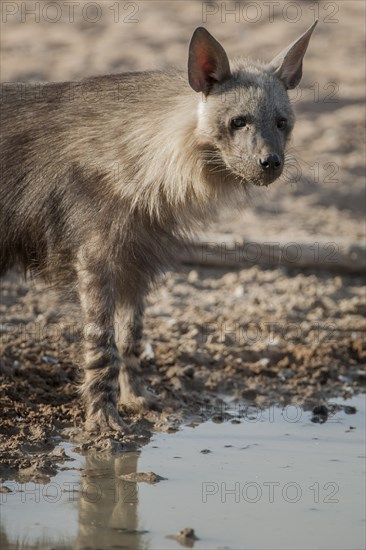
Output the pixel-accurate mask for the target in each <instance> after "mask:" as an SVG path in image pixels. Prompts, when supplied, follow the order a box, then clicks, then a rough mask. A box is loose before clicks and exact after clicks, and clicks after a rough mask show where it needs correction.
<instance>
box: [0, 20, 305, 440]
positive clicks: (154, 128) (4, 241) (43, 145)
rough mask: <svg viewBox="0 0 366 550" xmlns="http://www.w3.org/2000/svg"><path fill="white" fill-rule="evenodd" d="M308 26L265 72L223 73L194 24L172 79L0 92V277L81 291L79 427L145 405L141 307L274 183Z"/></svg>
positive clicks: (249, 65) (258, 67)
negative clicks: (19, 274) (24, 276)
mask: <svg viewBox="0 0 366 550" xmlns="http://www.w3.org/2000/svg"><path fill="white" fill-rule="evenodd" d="M314 27H315V24H314V25H313V26H312V27H311V28H310V29H309V30H308V31H306V32H305V33H304V34H303V35H302V36H301V37H300V38H299V39H298V40H297V41H295V42H294V43H293V44H291V45H290V46H289V47H288V48H287V49H285V50H284V51H283V52H281V54H279V55H278V56H277V57H276V58H275V59H274V60H273V61H272V62H271V63H269V64H264V63H263V64H261V63H259V62H258V63H253V62H251V61H249V60H237V61H234V62H232V63H231V64H230V63H229V60H228V58H227V55H226V53H225V51H224V49H223V48H222V46H221V45H220V44H219V43H218V42H217V41H216V40H215V39H214V38H213V37H212V36H211V35H210V34H209V33H208V32H207V31H206V30H205V29H203V28H198V29H196V31H195V32H194V34H193V37H192V40H191V44H190V48H189V60H188V79H187V75H186V72H185V71H181V70H176V69H171V70H167V71H151V72H141V73H126V74H121V75H108V76H102V77H94V78H89V79H86V80H83V81H81V82H69V83H51V84H42V85H37V86H24V85H20V84H16V83H14V84H4V85H3V86H2V100H1V114H2V130H1V150H0V162H1V187H0V193H1V196H0V199H1V200H0V229H1V242H0V260H1V263H0V274H3V273H5V272H6V271H7V270H8V269H9V268H11V267H12V266H13V265H14V264H17V263H20V264H22V265H23V266H24V268H25V269H26V270H31V271H34V272H35V273H39V274H41V275H42V276H43V277H44V278H45V279H46V280H48V281H50V282H52V283H55V284H58V285H60V286H63V287H67V288H75V289H77V291H78V293H79V297H80V303H81V307H82V310H83V315H84V325H85V327H87V328H86V331H85V332H86V334H85V381H84V383H83V388H82V389H83V395H84V398H85V403H86V407H87V411H86V417H87V422H86V427H87V429H89V430H105V429H111V428H112V429H119V428H120V426H121V425H122V421H121V419H120V417H119V414H118V409H117V406H118V401H120V402H121V403H124V404H126V403H130V404H131V403H133V404H135V406H138V407H141V408H144V407H148V406H150V405H151V404H152V401H153V399H152V397H151V396H150V395H149V394H148V393H147V392H146V391H145V390H144V388H143V387H142V385H141V383H140V381H139V368H138V354H139V340H140V338H141V331H142V315H143V302H144V297H145V296H146V294H147V292H148V290H149V288H150V287H151V285H152V284H153V283H154V281H155V279H156V277H157V275H158V274H159V273H160V272H162V271H163V270H164V268H165V267H166V266H167V265H169V263H170V262H171V261H172V259H173V256H174V250H176V247H177V246H179V244H180V243H181V242H182V240H183V239H184V238H185V237H186V236H187V235H189V234H191V232H192V230H194V229H196V228H198V227H201V225H202V223H204V222H205V221H207V220H208V219H210V218H212V217H213V216H214V215H215V213H216V211H217V208H218V206H219V205H221V204H223V203H225V204H228V203H231V204H234V205H235V204H237V201H238V199H240V198H241V197H242V195H243V193H244V192H245V189H246V188H247V187H248V186H249V185H250V184H255V185H269V184H270V183H272V182H273V181H274V180H276V179H277V178H278V177H279V176H280V175H281V172H282V170H283V166H284V158H285V149H286V145H287V143H288V140H289V137H290V134H291V130H292V128H293V125H294V115H293V112H292V108H291V105H290V102H289V99H288V96H287V90H288V89H291V88H294V87H295V86H297V85H298V83H299V82H300V79H301V76H302V60H303V57H304V55H305V52H306V49H307V46H308V43H309V40H310V36H311V34H312V32H313V29H314Z"/></svg>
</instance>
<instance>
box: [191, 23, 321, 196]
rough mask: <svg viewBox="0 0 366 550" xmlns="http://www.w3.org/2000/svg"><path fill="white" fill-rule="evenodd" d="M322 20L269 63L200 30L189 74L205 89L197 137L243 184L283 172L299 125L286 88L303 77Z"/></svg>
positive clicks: (267, 179) (263, 181)
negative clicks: (228, 48) (234, 53)
mask: <svg viewBox="0 0 366 550" xmlns="http://www.w3.org/2000/svg"><path fill="white" fill-rule="evenodd" d="M316 23H317V21H316V22H315V23H314V24H313V25H312V26H311V27H310V28H309V29H308V30H307V31H306V32H305V33H304V34H303V35H302V36H301V37H300V38H299V39H298V40H296V41H295V42H293V43H292V44H291V45H290V46H289V47H288V48H286V49H285V50H283V51H282V52H281V53H280V54H279V55H277V56H276V57H275V58H274V59H273V60H272V61H271V62H270V63H268V64H264V63H259V62H256V63H254V62H251V61H249V60H236V61H234V62H233V63H232V66H231V67H230V63H229V60H228V57H227V55H226V52H225V50H224V49H223V47H222V46H221V44H219V42H217V40H215V38H214V37H213V36H211V34H210V33H209V32H208V31H207V30H206V29H204V28H202V27H199V28H197V29H196V30H195V32H194V34H193V37H192V40H191V43H190V49H189V60H188V78H189V83H190V85H191V87H192V88H193V90H195V91H196V92H201V99H200V102H199V105H198V126H197V130H196V132H197V136H198V138H199V139H200V140H201V141H202V143H203V144H206V146H207V147H208V148H212V153H211V157H210V156H209V155H208V153H207V155H208V156H207V158H209V159H210V160H211V163H212V164H215V163H216V164H220V163H221V164H223V165H224V167H225V170H228V171H229V172H230V173H232V174H233V175H234V176H235V179H236V180H237V179H238V178H239V179H240V181H242V183H243V184H247V183H253V184H255V185H269V184H270V183H272V182H273V181H275V180H276V179H277V178H278V177H279V176H280V175H281V173H282V171H283V168H284V162H285V151H286V145H287V143H288V141H289V138H290V135H291V131H292V129H293V126H294V114H293V110H292V107H291V104H290V100H289V98H288V95H287V90H290V89H293V88H295V87H296V86H297V85H298V84H299V82H300V80H301V76H302V61H303V58H304V55H305V52H306V49H307V47H308V44H309V40H310V37H311V34H312V32H313V30H314V28H315V26H316Z"/></svg>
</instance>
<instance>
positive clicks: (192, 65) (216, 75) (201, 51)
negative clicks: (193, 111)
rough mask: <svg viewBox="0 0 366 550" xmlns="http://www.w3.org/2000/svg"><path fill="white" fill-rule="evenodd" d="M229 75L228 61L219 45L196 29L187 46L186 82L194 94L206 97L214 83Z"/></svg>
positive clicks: (203, 32) (206, 32) (200, 29)
mask: <svg viewBox="0 0 366 550" xmlns="http://www.w3.org/2000/svg"><path fill="white" fill-rule="evenodd" d="M230 75H231V73H230V65H229V60H228V57H227V55H226V52H225V50H224V48H223V47H222V46H221V44H220V43H219V42H218V41H217V40H216V39H215V38H214V37H213V36H212V35H211V34H210V33H209V32H208V31H206V29H205V28H203V27H198V28H197V29H196V30H195V31H194V33H193V36H192V39H191V43H190V45H189V57H188V80H189V84H190V86H191V87H192V88H193V90H194V91H195V92H203V93H204V94H205V95H208V94H209V92H210V90H211V88H212V86H213V85H214V83H215V82H223V81H224V80H226V79H227V78H229V77H230Z"/></svg>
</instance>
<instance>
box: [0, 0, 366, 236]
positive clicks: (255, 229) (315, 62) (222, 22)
mask: <svg viewBox="0 0 366 550" xmlns="http://www.w3.org/2000/svg"><path fill="white" fill-rule="evenodd" d="M274 4H275V5H274V7H273V10H272V9H270V7H269V6H268V5H266V4H265V3H263V2H261V1H257V2H213V3H207V2H199V1H180V0H174V1H171V2H169V1H165V2H160V1H145V2H144V1H142V2H122V1H120V2H112V1H109V0H102V1H99V2H85V1H79V2H77V3H76V5H75V6H74V7H73V8H72V7H71V6H70V5H68V3H67V2H66V3H65V2H63V1H62V0H59V1H58V2H46V1H43V2H42V1H41V2H31V1H30V2H3V5H2V29H1V31H2V32H1V50H2V57H1V80H2V81H3V82H6V81H23V82H35V81H46V80H56V81H62V80H79V79H81V78H83V77H85V76H90V75H94V74H106V73H110V72H123V71H127V70H144V69H155V68H164V67H167V66H169V65H177V66H185V65H186V61H187V48H188V44H189V40H190V37H191V34H192V32H193V30H194V28H195V27H196V26H199V25H202V24H203V25H205V26H206V27H207V28H208V30H209V31H210V32H212V33H213V34H214V36H216V37H217V39H218V40H220V41H221V42H222V43H223V45H224V47H225V49H226V50H227V52H228V54H229V57H230V56H231V57H237V56H244V57H246V56H247V57H252V58H259V59H263V60H268V61H269V60H270V59H271V58H272V57H273V56H274V55H275V54H276V53H278V52H279V51H281V50H282V49H283V48H284V47H285V46H287V45H288V44H289V43H290V42H291V41H292V40H294V39H295V38H297V37H298V36H299V35H300V34H301V33H302V32H303V31H304V30H305V29H306V28H307V27H308V26H309V25H310V24H311V23H312V22H313V21H314V17H315V15H317V16H319V25H318V27H317V29H316V31H315V34H314V36H313V38H312V41H311V44H310V47H309V50H308V53H307V55H306V60H305V64H304V78H303V81H302V84H301V90H298V91H295V92H292V97H293V100H294V105H295V109H296V113H297V117H298V122H297V125H296V128H295V132H294V136H293V142H292V147H293V150H292V154H293V155H294V156H295V157H296V159H297V162H298V169H299V170H298V169H289V171H288V172H287V173H286V175H285V176H284V177H282V180H281V181H280V182H277V183H276V184H275V185H273V186H271V187H270V188H269V189H268V190H266V191H263V190H260V191H259V192H258V191H257V192H255V193H254V195H253V199H252V204H251V208H249V209H248V211H247V212H245V213H244V214H243V215H242V216H236V217H235V219H233V216H232V214H231V215H227V214H226V215H223V217H222V221H221V223H220V225H219V226H217V227H216V228H215V229H217V230H219V231H228V232H238V233H239V234H244V235H245V236H248V237H250V238H255V239H268V238H270V239H272V240H273V239H274V238H276V236H278V235H279V236H280V237H281V238H284V239H286V236H287V235H288V236H289V237H291V238H290V240H293V239H303V240H304V239H305V240H308V239H310V240H314V238H313V236H314V235H316V236H317V238H324V239H325V240H326V241H330V240H331V241H333V242H338V241H339V242H342V239H347V240H352V241H356V240H359V239H360V238H362V236H363V235H364V224H363V223H362V220H363V213H364V210H365V193H364V164H363V163H364V156H363V155H364V143H365V139H364V137H365V135H364V124H363V123H364V98H365V57H364V38H365V3H364V2H363V1H362V0H346V1H338V2H337V1H335V2H319V3H318V4H315V3H314V2H311V1H307V0H303V1H298V2H285V1H279V2H275V3H274ZM36 5H38V7H37V6H36ZM257 19H258V21H256V20H257ZM53 21H54V22H53ZM254 21H256V22H254Z"/></svg>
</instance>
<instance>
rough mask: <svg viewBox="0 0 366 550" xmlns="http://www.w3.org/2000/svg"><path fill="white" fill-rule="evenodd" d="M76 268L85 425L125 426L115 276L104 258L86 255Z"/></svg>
mask: <svg viewBox="0 0 366 550" xmlns="http://www.w3.org/2000/svg"><path fill="white" fill-rule="evenodd" d="M77 271H78V283H79V296H80V302H81V306H82V309H83V313H84V346H85V362H84V367H85V379H84V382H83V385H82V394H83V397H84V401H85V404H86V426H85V427H86V429H87V430H88V431H106V430H111V429H112V430H120V429H121V427H123V426H124V424H123V422H122V420H121V418H120V416H119V414H118V410H117V403H118V396H119V385H118V376H119V372H120V365H121V358H120V355H119V352H118V349H117V346H116V341H115V333H114V312H115V304H114V302H115V298H114V285H113V278H112V276H111V273H110V271H109V270H108V268H107V266H106V264H105V262H103V260H99V259H94V258H93V259H90V258H89V259H88V258H86V257H84V256H83V255H80V258H79V263H78V270H77Z"/></svg>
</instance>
